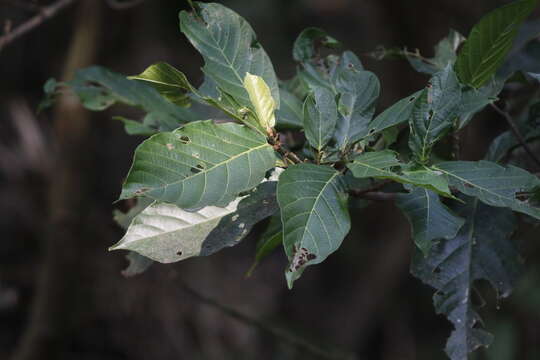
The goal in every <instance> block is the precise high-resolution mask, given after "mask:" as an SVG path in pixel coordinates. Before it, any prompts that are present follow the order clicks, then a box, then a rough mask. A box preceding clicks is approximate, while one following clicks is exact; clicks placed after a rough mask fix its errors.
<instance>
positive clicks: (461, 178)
mask: <svg viewBox="0 0 540 360" xmlns="http://www.w3.org/2000/svg"><path fill="white" fill-rule="evenodd" d="M434 168H435V169H437V170H439V171H441V172H443V173H444V174H445V176H446V178H447V179H448V183H449V184H450V186H453V187H455V188H457V189H458V190H459V191H460V192H462V193H463V194H465V195H469V196H473V197H477V198H478V199H479V200H480V201H482V202H484V203H485V204H487V205H491V206H496V207H508V208H510V209H512V210H514V211H517V212H521V213H524V214H527V215H530V216H532V217H534V218H536V219H540V208H537V207H533V206H531V204H530V203H529V202H528V201H527V200H520V199H518V197H517V196H518V193H521V192H526V191H531V190H532V189H534V188H535V187H536V186H539V185H540V179H538V178H537V177H536V176H534V175H532V174H530V173H528V172H527V171H525V170H523V169H520V168H517V167H515V166H511V165H509V166H507V167H504V166H501V165H498V164H495V163H493V162H489V161H483V160H482V161H478V162H475V161H448V162H443V163H439V164H437V165H436V166H434Z"/></svg>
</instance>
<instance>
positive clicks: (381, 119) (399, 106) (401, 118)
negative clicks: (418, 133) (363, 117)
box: [369, 91, 422, 134]
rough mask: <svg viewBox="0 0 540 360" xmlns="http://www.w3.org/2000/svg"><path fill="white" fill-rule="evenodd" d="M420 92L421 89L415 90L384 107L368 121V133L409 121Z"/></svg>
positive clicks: (374, 132) (378, 131)
mask: <svg viewBox="0 0 540 360" xmlns="http://www.w3.org/2000/svg"><path fill="white" fill-rule="evenodd" d="M421 94H422V91H417V92H416V93H414V94H412V95H411V96H407V97H406V98H403V99H401V100H399V101H398V102H396V103H395V104H394V105H392V106H390V107H389V108H387V109H385V110H384V111H383V112H382V113H380V114H379V115H377V116H376V117H375V119H373V120H372V121H371V122H370V123H369V133H370V134H377V133H380V132H382V131H384V130H386V129H388V128H391V127H392V126H396V125H399V124H402V123H404V122H407V121H409V119H410V117H411V114H412V111H413V109H414V106H415V102H416V100H417V99H418V97H419V96H420V95H421Z"/></svg>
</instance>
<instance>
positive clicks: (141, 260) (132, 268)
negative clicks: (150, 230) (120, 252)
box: [122, 251, 154, 277]
mask: <svg viewBox="0 0 540 360" xmlns="http://www.w3.org/2000/svg"><path fill="white" fill-rule="evenodd" d="M126 259H127V261H128V266H127V268H125V269H124V270H122V275H124V276H125V277H132V276H135V275H140V274H142V273H143V272H145V271H146V270H148V268H149V267H150V266H151V265H152V264H153V263H154V260H152V259H149V258H147V257H145V256H142V255H140V254H137V253H136V252H133V251H130V252H129V253H128V254H127V255H126Z"/></svg>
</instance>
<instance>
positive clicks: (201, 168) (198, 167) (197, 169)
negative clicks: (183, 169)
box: [191, 164, 205, 174]
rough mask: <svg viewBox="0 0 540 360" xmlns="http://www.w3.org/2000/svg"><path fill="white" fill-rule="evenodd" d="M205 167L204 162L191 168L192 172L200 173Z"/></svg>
mask: <svg viewBox="0 0 540 360" xmlns="http://www.w3.org/2000/svg"><path fill="white" fill-rule="evenodd" d="M204 169H205V167H204V165H203V164H197V166H193V167H192V168H191V172H192V173H194V174H198V173H200V172H201V171H202V170H204Z"/></svg>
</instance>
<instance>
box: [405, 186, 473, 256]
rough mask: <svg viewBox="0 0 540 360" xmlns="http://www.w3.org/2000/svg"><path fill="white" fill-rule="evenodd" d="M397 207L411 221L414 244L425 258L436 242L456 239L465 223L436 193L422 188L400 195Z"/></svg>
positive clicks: (415, 188)
mask: <svg viewBox="0 0 540 360" xmlns="http://www.w3.org/2000/svg"><path fill="white" fill-rule="evenodd" d="M396 205H397V206H398V207H399V208H400V209H401V210H402V211H403V213H404V214H405V216H406V217H407V219H408V220H409V223H410V224H411V230H412V237H413V239H414V242H415V244H416V246H418V248H419V249H420V250H421V251H422V253H423V254H424V256H428V255H429V251H430V249H431V247H432V245H433V244H434V242H435V240H439V239H452V238H454V237H455V236H456V235H457V232H458V231H459V229H460V228H461V227H462V226H463V223H464V222H465V220H463V219H462V218H460V217H457V216H456V215H455V214H454V213H452V211H450V210H449V209H448V208H447V207H446V206H445V205H444V204H443V203H442V202H441V200H440V199H439V196H438V195H437V194H436V193H434V192H433V191H430V190H427V189H423V188H420V187H414V188H413V189H412V191H411V192H410V193H408V194H400V195H398V197H397V200H396Z"/></svg>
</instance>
